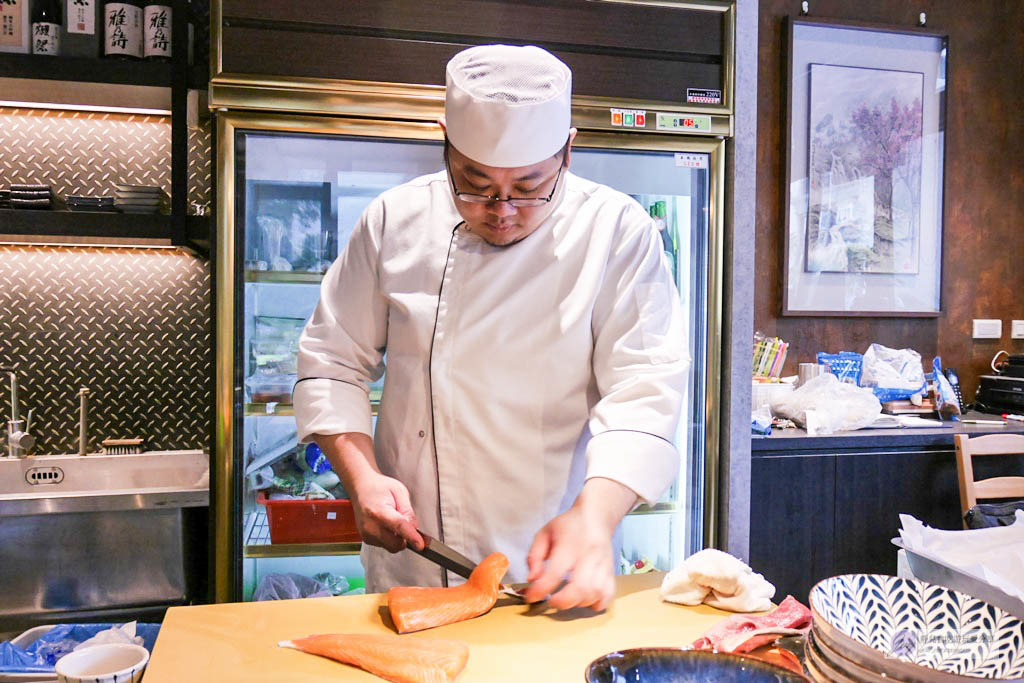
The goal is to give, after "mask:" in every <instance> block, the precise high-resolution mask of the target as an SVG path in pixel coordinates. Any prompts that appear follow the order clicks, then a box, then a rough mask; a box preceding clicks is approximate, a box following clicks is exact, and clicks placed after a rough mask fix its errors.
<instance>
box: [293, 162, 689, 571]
mask: <svg viewBox="0 0 1024 683" xmlns="http://www.w3.org/2000/svg"><path fill="white" fill-rule="evenodd" d="M554 201H556V202H557V204H556V207H555V208H554V210H553V212H552V213H551V215H550V216H549V217H548V218H547V219H546V220H545V221H544V222H543V223H542V224H541V225H540V226H539V227H538V228H537V229H536V230H535V231H534V232H533V233H531V234H530V235H529V236H527V237H526V238H525V239H523V240H522V241H520V242H518V243H516V244H513V245H511V246H506V247H496V246H492V245H489V244H487V243H486V242H484V241H483V240H482V239H480V238H479V237H478V236H477V235H475V234H473V233H471V232H469V231H468V230H466V228H465V226H464V224H463V222H462V219H461V217H460V216H459V214H458V212H457V211H456V208H455V205H454V200H453V198H452V195H451V191H450V189H449V185H448V180H447V174H445V173H444V172H440V173H435V174H432V175H427V176H423V177H420V178H417V179H415V180H412V181H410V182H408V183H406V184H404V185H401V186H399V187H396V188H393V189H391V190H388V191H387V192H385V193H383V194H382V195H380V196H379V197H377V198H376V199H375V200H374V201H373V202H372V203H371V204H370V205H369V207H368V208H367V209H366V211H365V212H364V214H363V215H362V217H361V218H360V220H359V222H358V223H357V225H356V226H355V229H354V231H353V233H352V237H351V238H350V241H349V244H348V246H347V247H346V249H345V251H344V253H343V254H342V255H341V256H340V257H339V258H338V259H337V261H336V262H335V263H334V264H333V265H332V266H331V268H330V269H329V270H328V272H327V274H326V276H325V277H324V280H323V284H322V289H321V295H320V302H319V305H318V306H317V308H316V310H315V312H314V313H313V315H312V317H311V318H310V320H309V322H308V324H307V325H306V328H305V330H304V331H303V333H302V336H301V339H300V341H299V360H298V372H299V381H298V383H297V384H296V386H295V391H294V397H293V400H294V403H295V415H296V421H297V423H298V432H299V439H300V440H308V439H310V437H311V435H313V434H323V435H328V434H337V433H341V432H362V433H365V434H372V435H373V436H374V451H375V455H376V459H377V465H378V467H379V468H380V470H381V472H382V473H384V474H385V475H388V476H391V477H394V478H396V479H398V480H399V481H401V482H402V483H403V484H405V485H406V487H408V489H409V493H410V496H411V500H412V506H413V509H414V510H415V511H416V516H417V519H418V521H419V524H420V528H421V529H422V530H423V531H424V532H425V533H428V534H430V535H432V536H435V537H437V538H440V539H441V540H443V541H445V542H446V543H448V544H449V545H451V546H453V547H454V548H456V549H457V550H459V551H461V552H462V553H463V554H464V555H466V556H468V557H469V558H471V559H474V560H477V561H479V560H480V559H482V558H484V557H485V556H487V555H488V554H489V553H491V552H494V551H500V552H502V553H504V554H505V555H507V556H508V558H509V559H510V561H511V567H510V569H509V573H508V575H507V577H506V580H508V581H510V582H522V581H525V580H526V575H527V566H526V553H527V551H528V549H529V547H530V544H531V542H532V540H533V537H534V535H535V534H536V533H537V531H539V530H540V528H541V527H542V526H543V525H544V524H546V523H547V522H548V521H550V520H551V519H552V518H554V517H555V516H557V515H558V514H560V513H561V512H564V511H565V510H567V509H568V508H569V507H570V506H571V505H572V503H573V501H574V500H575V499H576V496H577V495H578V494H579V492H580V490H581V488H582V486H583V482H584V480H585V479H586V478H590V477H605V478H608V479H612V480H615V481H617V482H621V483H622V484H625V485H626V486H628V487H629V488H631V489H632V490H633V491H635V492H636V493H637V494H638V495H639V496H640V498H641V499H643V500H645V501H647V502H654V501H656V500H657V499H658V498H659V497H660V496H661V495H662V494H663V493H664V491H665V490H666V488H667V487H668V486H669V485H670V484H671V482H672V481H673V479H674V478H675V476H676V474H677V472H678V467H679V460H680V456H679V453H678V452H677V450H676V448H675V446H674V444H673V441H674V439H675V434H676V427H677V423H678V419H679V411H680V406H681V403H682V400H683V395H684V393H685V382H686V371H687V368H688V365H689V358H688V356H687V352H686V348H687V335H686V324H685V318H684V315H683V312H682V309H681V307H680V304H679V297H678V293H677V291H676V289H675V286H674V284H673V282H672V279H671V276H670V274H669V272H668V268H667V266H666V263H667V261H666V259H665V258H664V254H663V252H662V243H661V240H660V237H659V235H658V232H657V228H656V227H655V225H654V223H653V222H652V220H651V218H650V217H649V216H648V215H647V213H646V212H645V211H644V210H643V209H642V208H641V207H640V205H639V204H637V203H636V202H635V201H633V200H632V199H630V198H629V197H628V196H626V195H624V194H622V193H619V192H617V191H615V190H612V189H611V188H609V187H606V186H604V185H599V184H597V183H593V182H590V181H588V180H584V179H582V178H579V177H578V176H575V175H572V174H570V173H566V174H565V183H564V185H563V186H562V188H561V189H560V190H559V192H558V193H557V195H556V198H555V200H554ZM385 352H386V354H387V355H386V364H387V375H386V377H385V383H384V390H383V395H382V397H381V406H380V414H379V419H378V422H377V425H376V431H375V432H374V431H373V429H372V423H371V413H370V405H369V401H368V390H369V389H368V383H369V382H371V381H373V380H375V379H378V378H379V377H380V375H381V373H382V372H383V371H384V361H385ZM363 564H364V566H365V568H366V576H367V590H369V591H381V590H386V589H387V588H388V587H390V586H393V585H423V586H425V585H441V584H442V583H443V582H446V581H447V579H448V577H445V576H443V572H442V570H440V569H439V568H438V567H437V565H435V564H433V563H431V562H429V561H427V560H425V559H423V558H421V557H419V556H418V555H415V554H413V553H412V552H411V551H408V550H405V551H401V552H399V553H397V554H391V553H389V552H387V551H386V550H384V549H382V548H376V547H370V546H368V545H364V546H363ZM451 577H452V578H455V577H454V575H451Z"/></svg>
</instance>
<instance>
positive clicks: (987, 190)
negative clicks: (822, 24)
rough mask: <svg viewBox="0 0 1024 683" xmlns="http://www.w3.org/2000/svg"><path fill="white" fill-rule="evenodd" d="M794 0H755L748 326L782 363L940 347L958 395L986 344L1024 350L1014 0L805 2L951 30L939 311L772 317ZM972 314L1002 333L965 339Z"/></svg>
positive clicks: (1023, 99)
mask: <svg viewBox="0 0 1024 683" xmlns="http://www.w3.org/2000/svg"><path fill="white" fill-rule="evenodd" d="M799 7H800V3H799V2H798V1H797V0H761V3H760V19H759V22H760V26H759V30H758V32H759V48H758V50H759V62H760V67H759V73H758V100H757V115H758V130H757V170H758V178H757V244H756V256H755V258H756V266H757V273H758V276H759V279H758V284H757V286H756V290H755V302H754V327H755V329H757V330H761V331H762V332H764V333H766V334H769V335H777V336H780V337H782V338H783V339H784V340H786V341H788V342H790V344H791V346H790V352H789V355H788V358H787V362H786V366H787V367H786V372H787V373H794V374H795V372H796V364H797V363H798V362H810V361H813V359H814V354H815V353H816V352H817V351H830V352H835V351H857V352H860V353H863V352H864V351H865V350H866V349H867V347H868V345H869V344H870V343H871V342H878V343H881V344H885V345H886V346H890V347H894V348H904V347H910V348H913V349H915V350H916V351H918V352H919V353H920V354H921V356H922V360H923V361H924V363H925V365H926V367H927V368H930V366H931V360H932V358H933V357H934V356H935V355H936V354H938V355H941V356H942V360H943V364H944V365H945V366H946V367H955V368H957V370H959V372H960V377H961V381H962V382H963V385H964V399H965V400H971V399H972V398H973V396H974V389H975V387H976V386H977V377H978V375H981V374H985V373H986V371H988V365H989V362H990V360H991V358H992V356H993V355H994V354H995V353H996V351H998V350H1000V349H1005V350H1007V351H1009V352H1010V353H1024V340H1019V339H1015V340H1011V339H1010V321H1011V320H1012V319H1014V318H1016V319H1018V320H1021V319H1024V258H1022V256H1024V123H1022V121H1024V118H1022V116H1024V114H1022V113H1021V112H1022V111H1024V3H1021V2H1018V1H1017V0H976V1H973V2H963V0H918V1H917V2H913V3H898V2H892V0H859V1H858V2H850V1H849V0H811V2H810V9H811V16H813V17H816V18H830V19H837V20H853V21H861V22H871V23H878V24H888V25H896V26H907V27H909V26H914V25H916V23H917V16H918V13H919V12H926V13H927V20H928V29H929V30H931V31H935V32H939V33H945V34H948V35H949V90H948V91H947V100H946V106H947V111H948V118H947V122H948V125H947V128H946V179H945V230H944V243H943V272H942V309H943V311H942V315H941V316H940V317H938V318H866V317H862V318H825V317H790V316H787V317H782V315H781V311H782V286H783V278H782V261H783V256H782V251H783V244H784V243H783V232H784V229H785V210H786V207H785V201H784V197H783V194H782V178H784V177H785V170H786V156H785V149H784V145H785V142H784V139H785V136H784V131H783V128H784V126H785V119H786V106H785V100H784V97H785V90H784V88H783V82H784V78H785V76H784V74H785V68H786V65H785V62H784V57H783V54H784V50H785V45H786V42H787V40H788V38H787V35H786V29H785V21H784V18H785V17H786V16H790V15H796V14H797V13H798V12H799ZM973 318H999V319H1002V321H1003V338H1002V339H1001V340H977V341H975V340H972V339H971V320H972V319H973Z"/></svg>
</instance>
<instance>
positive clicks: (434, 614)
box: [388, 553, 509, 633]
mask: <svg viewBox="0 0 1024 683" xmlns="http://www.w3.org/2000/svg"><path fill="white" fill-rule="evenodd" d="M508 564H509V563H508V558H507V557H505V556H504V555H502V554H501V553H491V554H490V555H488V556H487V558H486V559H484V561H483V562H481V563H480V564H478V565H477V566H476V569H474V570H473V573H472V574H470V576H469V580H468V581H466V583H464V584H462V585H461V586H451V587H449V588H425V587H419V586H402V587H397V588H392V589H391V590H389V591H388V609H390V610H391V620H392V621H393V622H395V628H397V629H398V632H399V633H409V632H410V631H422V630H423V629H425V628H434V627H435V626H444V625H445V624H454V623H455V622H457V621H464V620H466V619H472V618H473V617H478V616H480V615H481V614H484V613H485V612H487V611H489V610H490V609H491V608H492V607H494V603H495V602H497V600H498V590H499V588H500V587H501V579H502V577H503V576H505V572H507V571H508Z"/></svg>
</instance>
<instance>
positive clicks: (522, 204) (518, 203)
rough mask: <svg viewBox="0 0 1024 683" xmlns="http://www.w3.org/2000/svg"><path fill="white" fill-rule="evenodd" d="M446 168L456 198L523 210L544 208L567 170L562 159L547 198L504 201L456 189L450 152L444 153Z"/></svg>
mask: <svg viewBox="0 0 1024 683" xmlns="http://www.w3.org/2000/svg"><path fill="white" fill-rule="evenodd" d="M444 166H445V169H447V171H448V182H450V183H451V184H452V192H454V193H455V196H456V197H458V198H459V199H461V200H462V201H464V202H466V203H467V204H490V203H492V202H493V203H498V202H507V203H508V205H509V206H514V207H516V208H517V209H523V208H527V207H530V206H542V205H544V204H547V203H548V202H550V201H551V200H552V199H553V198H554V196H555V190H556V189H557V188H558V180H559V178H561V177H562V169H563V168H565V158H564V157H563V158H562V163H561V164H559V166H558V173H557V174H555V184H554V185H553V186H552V187H551V194H549V195H548V196H547V197H506V198H505V199H502V198H501V197H499V196H498V195H491V196H488V195H485V194H473V193H472V192H460V191H459V188H457V187H455V178H454V177H453V176H452V165H451V163H450V162H449V161H448V150H445V153H444Z"/></svg>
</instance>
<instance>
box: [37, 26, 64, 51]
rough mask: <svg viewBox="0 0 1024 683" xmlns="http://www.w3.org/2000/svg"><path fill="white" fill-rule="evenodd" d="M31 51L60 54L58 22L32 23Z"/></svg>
mask: <svg viewBox="0 0 1024 683" xmlns="http://www.w3.org/2000/svg"><path fill="white" fill-rule="evenodd" d="M32 53H33V54H37V55H56V54H60V24H51V23H49V22H45V21H38V22H36V23H34V24H32Z"/></svg>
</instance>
